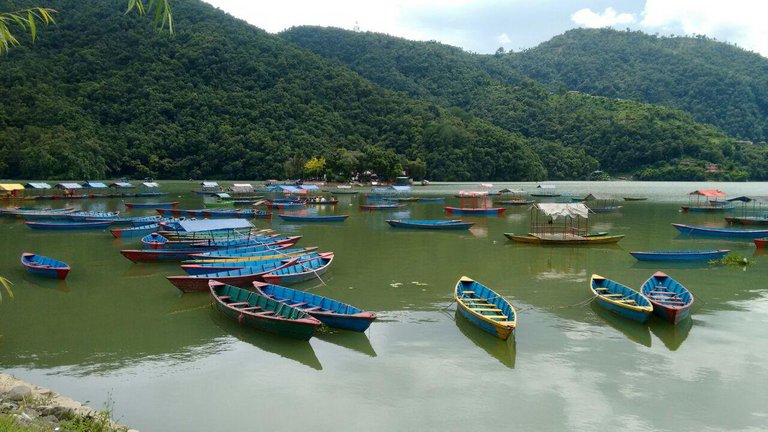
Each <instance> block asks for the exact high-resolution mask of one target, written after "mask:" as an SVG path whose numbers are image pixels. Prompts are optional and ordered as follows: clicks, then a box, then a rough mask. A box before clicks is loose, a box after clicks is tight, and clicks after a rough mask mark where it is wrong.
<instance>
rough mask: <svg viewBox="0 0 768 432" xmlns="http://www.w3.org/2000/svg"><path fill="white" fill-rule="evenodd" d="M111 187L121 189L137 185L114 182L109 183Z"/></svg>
mask: <svg viewBox="0 0 768 432" xmlns="http://www.w3.org/2000/svg"><path fill="white" fill-rule="evenodd" d="M109 187H111V188H119V189H128V188H132V187H135V186H134V185H132V184H130V183H128V182H114V183H112V184H111V185H109Z"/></svg>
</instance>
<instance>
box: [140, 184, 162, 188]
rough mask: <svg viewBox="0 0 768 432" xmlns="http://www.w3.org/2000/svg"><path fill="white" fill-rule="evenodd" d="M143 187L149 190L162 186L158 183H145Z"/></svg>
mask: <svg viewBox="0 0 768 432" xmlns="http://www.w3.org/2000/svg"><path fill="white" fill-rule="evenodd" d="M141 185H142V186H144V187H145V188H147V189H152V188H159V187H160V184H159V183H158V182H144V183H142V184H141Z"/></svg>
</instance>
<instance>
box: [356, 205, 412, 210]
mask: <svg viewBox="0 0 768 432" xmlns="http://www.w3.org/2000/svg"><path fill="white" fill-rule="evenodd" d="M403 207H405V206H404V205H401V204H361V205H360V210H368V211H375V210H397V209H399V208H403Z"/></svg>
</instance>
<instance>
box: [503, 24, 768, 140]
mask: <svg viewBox="0 0 768 432" xmlns="http://www.w3.org/2000/svg"><path fill="white" fill-rule="evenodd" d="M503 59H504V60H505V62H506V63H507V64H509V65H511V66H513V67H514V68H515V69H517V70H519V71H521V72H522V73H524V74H525V75H527V76H529V77H531V78H533V79H535V80H536V81H538V82H541V83H544V84H546V85H547V86H548V87H549V88H550V89H552V90H557V89H560V88H566V89H568V90H576V91H580V92H584V93H590V94H594V95H601V96H607V97H612V98H625V99H632V100H637V101H642V102H646V103H652V104H658V105H664V106H668V107H672V108H678V109H680V110H683V111H686V112H688V113H690V114H691V115H693V117H694V118H695V119H696V120H697V121H699V122H702V123H709V124H712V125H715V126H717V127H718V128H720V129H722V130H723V131H725V132H727V133H729V134H730V135H732V136H735V137H737V138H739V139H744V140H751V141H765V140H766V139H768V59H766V58H765V57H762V56H760V55H758V54H755V53H752V52H748V51H745V50H743V49H740V48H738V47H736V46H733V45H729V44H726V43H722V42H717V41H715V40H712V39H708V38H706V37H703V36H699V37H658V36H651V35H647V34H644V33H642V32H638V31H616V30H610V29H599V30H598V29H579V30H571V31H568V32H566V33H565V34H563V35H560V36H557V37H555V38H552V39H551V40H550V41H548V42H545V43H543V44H541V45H539V46H537V47H535V48H532V49H529V50H526V51H523V52H521V53H515V54H508V55H505V56H503Z"/></svg>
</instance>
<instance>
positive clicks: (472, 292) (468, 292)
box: [462, 291, 475, 294]
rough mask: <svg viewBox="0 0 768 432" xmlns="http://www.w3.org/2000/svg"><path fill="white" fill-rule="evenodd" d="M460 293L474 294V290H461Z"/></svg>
mask: <svg viewBox="0 0 768 432" xmlns="http://www.w3.org/2000/svg"><path fill="white" fill-rule="evenodd" d="M462 293H464V294H474V293H475V292H474V291H462Z"/></svg>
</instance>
